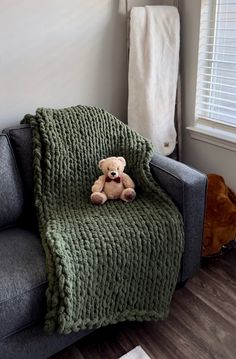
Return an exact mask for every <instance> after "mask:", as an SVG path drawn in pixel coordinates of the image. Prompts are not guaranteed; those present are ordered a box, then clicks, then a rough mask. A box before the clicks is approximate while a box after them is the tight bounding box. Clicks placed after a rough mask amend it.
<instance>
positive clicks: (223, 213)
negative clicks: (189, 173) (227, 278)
mask: <svg viewBox="0 0 236 359" xmlns="http://www.w3.org/2000/svg"><path fill="white" fill-rule="evenodd" d="M207 177H208V189H207V207H206V215H205V225H204V240H203V248H202V255H203V256H209V255H213V254H216V253H219V252H220V250H221V248H222V246H223V245H226V244H227V243H229V242H230V241H231V240H233V239H235V238H236V195H235V193H234V192H233V191H232V190H231V189H230V188H229V187H227V186H226V184H225V181H224V179H223V177H221V176H219V175H216V174H209V175H208V176H207Z"/></svg>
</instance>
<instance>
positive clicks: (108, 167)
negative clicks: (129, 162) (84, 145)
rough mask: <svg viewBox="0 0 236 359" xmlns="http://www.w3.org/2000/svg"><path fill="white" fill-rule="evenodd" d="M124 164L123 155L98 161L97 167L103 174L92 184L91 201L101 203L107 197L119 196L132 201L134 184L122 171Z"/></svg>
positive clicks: (114, 197) (125, 200) (126, 200)
mask: <svg viewBox="0 0 236 359" xmlns="http://www.w3.org/2000/svg"><path fill="white" fill-rule="evenodd" d="M125 166H126V161H125V159H124V157H108V158H105V159H102V160H101V161H100V162H99V164H98V167H99V168H100V169H101V170H102V172H103V175H102V176H100V177H99V178H98V179H97V180H96V181H95V183H94V184H93V186H92V194H91V202H92V203H94V204H103V203H105V202H106V201H107V200H108V199H119V198H120V199H121V200H122V201H124V202H132V201H133V200H134V199H135V196H136V193H135V190H134V188H135V184H134V182H133V181H132V179H131V178H130V177H129V176H128V175H127V174H126V173H124V168H125Z"/></svg>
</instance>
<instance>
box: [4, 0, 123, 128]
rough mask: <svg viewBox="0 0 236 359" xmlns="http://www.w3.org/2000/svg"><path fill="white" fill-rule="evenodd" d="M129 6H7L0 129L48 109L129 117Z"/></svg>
mask: <svg viewBox="0 0 236 359" xmlns="http://www.w3.org/2000/svg"><path fill="white" fill-rule="evenodd" d="M124 5H125V1H124V0H121V1H119V0H33V1H32V0H20V1H19V0H1V1H0V130H1V129H3V128H4V127H6V126H10V125H14V124H17V123H18V122H19V121H20V119H21V118H22V117H23V115H24V114H25V113H34V112H35V109H36V108H37V107H41V106H45V107H65V106H70V105H76V104H86V105H96V106H100V107H104V108H106V109H107V110H108V111H110V112H112V113H113V114H115V115H116V116H118V117H119V118H120V119H122V120H126V106H127V58H126V18H125V6H124Z"/></svg>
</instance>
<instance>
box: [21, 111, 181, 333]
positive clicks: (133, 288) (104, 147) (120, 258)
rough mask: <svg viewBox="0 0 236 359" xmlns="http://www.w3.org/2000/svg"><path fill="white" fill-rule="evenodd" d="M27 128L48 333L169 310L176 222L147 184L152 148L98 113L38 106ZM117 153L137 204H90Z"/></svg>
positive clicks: (176, 256) (177, 256)
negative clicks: (103, 162)
mask: <svg viewBox="0 0 236 359" xmlns="http://www.w3.org/2000/svg"><path fill="white" fill-rule="evenodd" d="M23 122H24V123H29V124H31V125H32V127H33V147H34V152H33V153H34V180H35V204H36V209H37V215H38V222H39V230H40V233H41V238H42V242H43V246H44V250H45V252H46V264H47V274H48V289H47V308H48V311H47V315H46V320H45V328H46V331H48V332H52V331H54V330H57V331H59V332H60V333H69V332H71V331H78V330H80V329H85V328H92V327H95V326H96V327H99V326H102V325H107V324H110V323H116V322H119V321H124V320H158V319H163V318H165V317H166V316H167V314H168V307H169V304H170V301H171V297H172V294H173V291H174V288H175V285H176V281H177V276H178V272H179V269H180V260H181V254H182V252H183V225H182V218H181V215H180V213H179V212H178V210H177V209H176V207H175V206H174V204H173V203H172V201H171V200H170V199H169V198H168V197H167V195H166V194H165V193H164V192H163V191H162V190H161V188H160V187H159V185H158V184H156V183H155V181H154V180H153V178H152V176H151V173H150V170H149V161H150V159H151V156H152V146H151V145H150V143H149V142H148V141H147V140H146V139H144V138H143V137H142V136H140V135H138V134H137V133H136V132H134V131H132V130H131V129H130V128H129V127H128V126H126V125H125V124H123V123H122V122H120V121H119V120H117V119H116V118H115V117H114V116H112V115H111V114H109V113H107V112H105V111H104V110H102V109H98V108H95V107H84V106H76V107H71V108H67V109H62V110H53V109H45V108H41V109H38V110H37V112H36V115H35V116H31V115H26V116H25V118H24V120H23ZM110 156H123V157H125V159H126V161H127V167H126V172H127V173H128V174H129V175H130V176H131V177H132V179H133V180H134V181H135V183H136V190H137V197H136V199H135V200H134V202H133V203H124V202H122V201H120V200H115V201H108V202H106V203H105V204H104V205H101V206H96V205H93V204H91V203H90V194H91V186H92V184H93V182H94V181H95V179H97V178H98V176H99V175H100V174H101V173H100V170H99V168H98V162H99V160H100V159H102V158H106V157H110Z"/></svg>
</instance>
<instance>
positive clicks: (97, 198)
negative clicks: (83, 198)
mask: <svg viewBox="0 0 236 359" xmlns="http://www.w3.org/2000/svg"><path fill="white" fill-rule="evenodd" d="M90 199H91V202H92V203H93V204H103V203H105V202H106V200H107V196H106V195H105V193H101V192H94V193H92V194H91V197H90Z"/></svg>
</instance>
